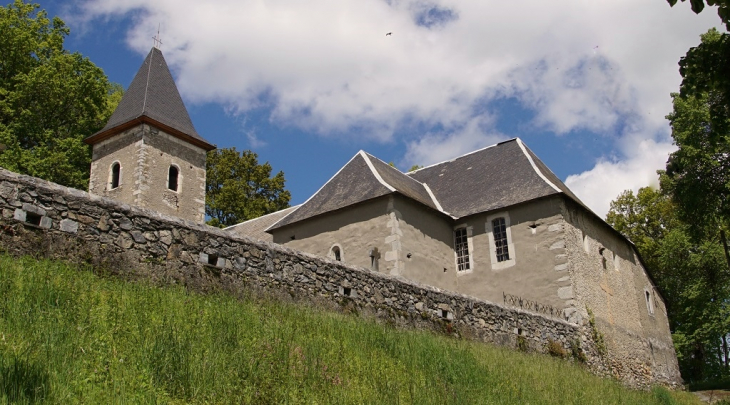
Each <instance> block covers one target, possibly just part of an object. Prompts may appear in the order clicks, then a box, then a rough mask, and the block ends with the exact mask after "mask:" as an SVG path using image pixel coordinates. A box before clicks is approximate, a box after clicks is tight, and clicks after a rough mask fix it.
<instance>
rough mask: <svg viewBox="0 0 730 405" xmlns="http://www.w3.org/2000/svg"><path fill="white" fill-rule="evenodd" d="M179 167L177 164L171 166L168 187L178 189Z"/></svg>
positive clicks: (173, 189)
mask: <svg viewBox="0 0 730 405" xmlns="http://www.w3.org/2000/svg"><path fill="white" fill-rule="evenodd" d="M178 174H179V172H178V168H177V167H175V166H170V171H169V173H168V175H167V188H169V189H170V190H172V191H177V178H178Z"/></svg>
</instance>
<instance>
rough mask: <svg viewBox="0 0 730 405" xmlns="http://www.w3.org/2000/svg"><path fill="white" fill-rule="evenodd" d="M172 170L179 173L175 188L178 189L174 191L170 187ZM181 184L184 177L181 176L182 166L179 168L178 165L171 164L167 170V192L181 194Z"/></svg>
mask: <svg viewBox="0 0 730 405" xmlns="http://www.w3.org/2000/svg"><path fill="white" fill-rule="evenodd" d="M172 169H175V171H176V172H177V173H176V176H175V186H176V187H175V188H174V189H173V188H171V187H170V183H171V182H170V180H171V179H172V176H171V172H172ZM181 184H182V175H181V174H180V166H178V165H176V164H170V167H168V168H167V191H172V192H174V193H179V192H180V187H181Z"/></svg>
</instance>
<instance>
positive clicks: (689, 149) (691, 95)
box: [660, 29, 730, 271]
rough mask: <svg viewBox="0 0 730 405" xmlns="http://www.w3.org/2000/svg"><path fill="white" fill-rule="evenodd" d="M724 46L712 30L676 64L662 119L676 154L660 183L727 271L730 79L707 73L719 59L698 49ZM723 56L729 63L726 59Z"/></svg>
mask: <svg viewBox="0 0 730 405" xmlns="http://www.w3.org/2000/svg"><path fill="white" fill-rule="evenodd" d="M728 44H730V36H728V35H727V34H720V33H718V32H717V31H716V30H714V29H712V30H710V31H708V32H707V33H706V34H704V35H702V43H701V45H700V46H698V47H697V48H693V49H690V51H689V52H687V56H685V57H684V58H683V59H682V62H681V63H680V66H683V67H684V69H680V73H681V74H682V76H683V80H682V85H681V87H680V93H679V94H673V95H672V98H673V105H674V108H673V111H672V113H671V114H669V115H668V116H667V119H668V120H669V122H670V125H671V127H672V138H674V143H675V145H677V147H678V150H677V151H676V152H674V153H672V154H671V155H670V157H669V161H668V162H667V170H666V172H664V173H662V175H661V178H660V181H661V183H662V189H664V190H666V191H667V192H668V193H669V194H671V195H672V197H673V199H674V200H675V202H676V204H677V208H678V214H679V216H680V217H681V218H682V219H683V220H684V222H685V223H686V224H688V225H689V226H690V230H691V231H692V233H693V235H694V236H695V237H696V238H697V239H716V240H717V241H718V242H719V243H721V244H722V246H723V249H724V254H725V261H726V267H727V269H728V271H730V251H729V250H728V244H727V230H728V225H730V97H729V96H730V91H727V90H728V89H730V77H719V76H722V75H718V74H716V73H712V72H709V71H711V70H713V69H712V68H713V67H716V66H715V65H713V64H712V63H713V61H717V60H718V58H720V56H719V55H718V54H717V53H716V52H714V51H713V52H705V51H699V50H698V49H700V50H701V49H705V50H706V49H714V48H715V47H717V46H719V45H722V46H723V47H727V45H728ZM728 50H729V51H730V48H728ZM723 57H724V58H725V59H727V60H729V61H730V55H724V56H723ZM708 72H709V73H708ZM728 75H730V70H729V71H728ZM726 91H727V92H726Z"/></svg>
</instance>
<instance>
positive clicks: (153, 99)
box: [90, 48, 212, 147]
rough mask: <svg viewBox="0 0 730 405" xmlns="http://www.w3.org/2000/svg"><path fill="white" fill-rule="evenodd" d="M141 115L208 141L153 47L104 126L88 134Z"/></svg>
mask: <svg viewBox="0 0 730 405" xmlns="http://www.w3.org/2000/svg"><path fill="white" fill-rule="evenodd" d="M143 116H146V117H148V118H151V119H153V120H155V121H157V122H159V123H161V124H164V125H167V126H169V127H170V128H173V129H175V130H177V131H180V132H182V133H183V134H185V135H188V136H190V137H192V138H194V139H195V140H197V141H202V142H204V143H206V144H208V145H210V143H209V142H207V141H206V140H205V139H203V138H202V137H201V136H200V135H199V134H198V132H197V131H196V130H195V127H194V126H193V122H192V120H190V115H189V114H188V110H187V109H186V108H185V104H184V103H183V100H182V97H180V92H179V91H178V89H177V86H176V85H175V80H174V79H173V77H172V74H171V73H170V69H169V67H168V66H167V62H166V61H165V58H164V56H162V52H161V51H160V50H159V49H157V48H152V49H151V50H150V52H149V54H147V57H146V58H145V60H144V62H143V63H142V66H140V68H139V70H138V71H137V74H136V75H135V76H134V79H133V80H132V83H131V84H130V85H129V88H128V89H127V91H126V92H125V93H124V95H123V96H122V100H121V101H120V102H119V105H118V106H117V109H116V110H114V113H113V114H112V116H111V118H109V121H108V122H107V124H106V126H104V128H102V130H101V131H99V132H97V133H96V134H94V135H92V136H91V137H93V136H95V135H97V134H101V133H104V132H107V131H110V130H112V129H114V128H115V127H118V126H121V125H124V124H126V123H128V122H130V121H133V120H136V119H138V118H140V117H143ZM91 137H90V138H91ZM211 147H212V145H211Z"/></svg>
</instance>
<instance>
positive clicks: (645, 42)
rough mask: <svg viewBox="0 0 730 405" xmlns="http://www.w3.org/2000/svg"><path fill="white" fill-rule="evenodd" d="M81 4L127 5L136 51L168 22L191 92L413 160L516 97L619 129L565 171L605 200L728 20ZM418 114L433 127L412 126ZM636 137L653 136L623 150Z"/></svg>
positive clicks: (543, 124)
mask: <svg viewBox="0 0 730 405" xmlns="http://www.w3.org/2000/svg"><path fill="white" fill-rule="evenodd" d="M82 4H83V7H82V8H83V12H84V15H85V18H86V19H87V22H88V21H91V22H92V23H93V21H94V19H96V18H110V17H112V18H113V17H114V16H119V15H128V14H129V13H133V15H134V18H133V21H134V26H133V27H131V28H130V30H129V32H128V35H129V36H128V43H129V44H130V46H131V47H132V48H133V49H135V50H137V51H138V52H139V53H140V54H145V53H146V52H147V51H148V50H149V47H150V46H151V40H150V38H151V37H152V36H153V35H154V34H155V32H156V30H157V27H158V23H159V22H161V23H162V31H163V40H164V47H163V51H164V52H165V57H166V58H167V60H168V62H169V63H170V64H171V65H172V66H173V68H174V70H175V71H176V76H177V81H178V87H179V88H180V90H181V92H182V93H183V94H184V95H185V97H186V99H188V100H192V101H197V102H217V103H221V104H223V105H225V106H226V107H227V108H229V109H230V110H231V111H233V112H238V113H244V112H247V111H250V110H251V109H254V108H261V107H262V106H263V107H266V108H268V110H267V111H270V119H271V120H272V121H274V122H276V123H278V124H281V125H288V126H294V127H298V128H300V129H303V130H305V131H310V132H313V133H316V134H320V135H322V136H334V135H336V136H339V137H346V136H357V137H363V136H364V137H366V138H369V139H372V140H376V141H381V142H387V141H393V140H397V141H399V142H405V143H406V145H407V152H406V156H405V157H404V158H403V160H404V161H405V162H407V163H409V164H410V163H418V164H427V163H429V162H434V161H439V160H442V159H446V158H451V157H453V156H455V155H456V154H459V153H462V152H466V151H469V150H473V149H476V148H478V147H483V146H486V144H487V143H493V142H495V141H497V140H501V139H503V138H505V137H506V136H504V135H502V134H500V133H499V131H498V130H497V129H496V128H495V127H494V122H495V120H493V119H492V114H494V113H496V112H493V111H486V112H485V111H484V108H479V107H483V106H484V105H485V103H488V102H489V101H490V100H493V99H494V98H495V97H504V96H508V97H516V98H517V99H518V100H519V101H520V102H521V103H522V104H523V105H524V106H526V107H527V108H530V109H532V110H534V112H535V117H536V118H535V120H534V123H533V124H534V125H535V126H536V127H537V128H540V129H547V130H550V131H554V132H555V133H556V134H558V135H560V136H576V135H574V133H575V132H576V131H581V130H589V131H593V132H597V133H600V134H602V135H604V136H605V135H608V136H611V137H613V138H614V139H615V142H616V147H615V148H614V151H613V153H611V154H609V155H608V156H609V157H610V158H609V157H606V158H605V159H604V160H601V161H600V162H597V164H596V166H595V167H594V168H593V169H592V170H590V171H588V172H586V173H583V174H580V175H576V176H571V177H570V184H571V185H572V186H574V187H576V188H578V189H579V190H580V191H579V192H580V193H581V194H582V198H584V200H585V201H586V203H587V204H588V205H589V206H591V207H593V208H594V210H595V211H597V212H598V213H599V214H602V213H603V211H605V208H606V207H607V205H608V201H610V199H612V198H614V197H615V195H616V193H614V191H613V190H612V189H611V190H609V188H608V187H603V186H601V187H598V186H596V185H595V184H596V183H592V181H593V180H595V179H605V180H606V181H609V182H610V183H612V184H614V183H615V184H616V187H618V188H621V189H623V188H628V187H631V188H634V187H635V186H639V185H641V184H639V183H638V182H639V181H640V180H641V181H644V179H643V178H642V179H640V178H639V176H637V175H636V173H649V172H653V171H655V170H656V169H658V168H661V167H662V166H663V161H662V160H661V159H659V158H658V153H659V152H658V150H661V151H662V153H664V152H665V151H666V150H667V148H666V146H667V145H668V127H667V124H666V121H665V120H664V118H663V117H664V115H666V114H667V113H668V112H669V111H670V110H671V100H670V98H669V93H670V92H671V91H675V90H676V89H677V88H678V85H679V82H680V77H679V74H678V71H677V62H678V60H679V58H680V57H681V56H683V55H684V53H685V52H686V51H687V49H688V48H689V47H690V46H694V45H696V44H697V43H698V42H699V35H700V34H701V33H703V32H705V31H706V30H707V29H708V28H709V27H710V26H713V25H718V23H719V19H718V18H717V16H716V13H715V12H714V10H712V9H711V10H706V11H705V12H703V13H702V14H700V15H699V16H696V15H694V14H693V13H692V12H691V11H690V9H689V5H688V4H686V3H680V4H678V5H677V6H676V7H675V8H674V9H672V8H670V7H669V6H668V5H667V4H666V2H664V1H661V0H657V1H645V2H640V1H636V0H610V1H608V0H605V1H598V0H596V1H585V0H565V1H563V2H558V3H556V2H546V1H544V0H523V1H519V2H517V1H500V0H461V1H456V0H388V1H382V0H338V1H334V2H333V1H328V0H327V1H326V0H309V1H306V2H302V1H300V0H208V1H199V0H156V1H154V2H150V1H142V0H86V1H85V2H84V3H82ZM387 32H392V33H393V34H392V35H391V36H386V35H385V33H387ZM414 123H417V125H414ZM413 128H438V129H437V130H432V131H436V132H435V133H433V132H430V133H427V134H426V135H425V136H422V137H418V138H415V139H414V137H415V135H414V134H413V133H412V131H413ZM636 128H641V131H637V130H636ZM349 134H352V135H349ZM507 135H509V134H507ZM626 139H631V140H632V141H633V142H634V143H636V142H638V143H639V144H640V145H655V146H656V147H657V148H658V149H656V150H652V149H651V148H645V147H641V148H622V147H621V145H622V142H625V141H626ZM578 141H579V140H578ZM650 162H651V163H650ZM650 164H652V165H654V166H651V167H650V166H649V165H650ZM619 181H621V182H624V183H619ZM597 184H600V183H597ZM617 191H621V190H617Z"/></svg>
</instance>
